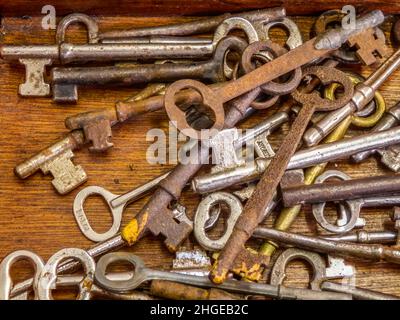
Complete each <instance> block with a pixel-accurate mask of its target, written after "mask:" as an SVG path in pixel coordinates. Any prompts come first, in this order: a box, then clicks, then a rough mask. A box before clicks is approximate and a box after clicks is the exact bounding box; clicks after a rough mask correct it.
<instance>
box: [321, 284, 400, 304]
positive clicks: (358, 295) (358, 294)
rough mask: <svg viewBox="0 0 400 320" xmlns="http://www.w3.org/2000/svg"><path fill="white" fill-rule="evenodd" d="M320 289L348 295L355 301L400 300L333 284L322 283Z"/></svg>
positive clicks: (375, 292)
mask: <svg viewBox="0 0 400 320" xmlns="http://www.w3.org/2000/svg"><path fill="white" fill-rule="evenodd" d="M321 289H323V290H328V291H333V292H341V293H348V294H351V295H352V297H353V298H354V299H356V300H400V297H398V296H395V295H391V294H386V293H382V292H377V291H373V290H369V289H364V288H358V287H353V286H349V285H343V284H338V283H334V282H323V283H322V284H321Z"/></svg>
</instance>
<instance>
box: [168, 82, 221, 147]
mask: <svg viewBox="0 0 400 320" xmlns="http://www.w3.org/2000/svg"><path fill="white" fill-rule="evenodd" d="M183 89H193V90H196V91H198V92H199V94H200V95H201V97H202V102H203V104H205V105H207V106H208V107H209V108H210V109H212V110H213V111H214V114H215V122H214V124H213V126H212V127H211V128H210V129H208V130H207V131H206V132H204V131H203V130H201V131H200V130H196V129H194V128H192V127H191V126H190V125H189V124H188V122H187V121H186V115H185V112H184V111H182V110H181V109H180V108H179V107H178V106H177V105H176V99H175V96H176V93H178V92H179V91H180V90H183ZM164 105H165V111H166V112H167V114H168V117H169V119H170V120H171V121H172V122H173V124H174V125H175V126H176V127H177V128H178V129H179V130H180V131H181V132H182V133H183V134H184V135H186V136H189V137H191V138H194V139H198V140H200V139H210V138H211V137H213V136H214V135H215V134H217V133H218V132H219V131H220V130H222V129H223V127H224V124H225V111H224V107H223V104H222V102H221V100H220V99H219V98H218V97H217V96H216V95H215V93H214V91H213V90H212V89H210V88H209V87H208V86H206V85H205V84H203V83H202V82H200V81H196V80H190V79H186V80H178V81H175V82H174V83H172V84H171V85H170V86H168V88H167V90H166V92H165V96H164Z"/></svg>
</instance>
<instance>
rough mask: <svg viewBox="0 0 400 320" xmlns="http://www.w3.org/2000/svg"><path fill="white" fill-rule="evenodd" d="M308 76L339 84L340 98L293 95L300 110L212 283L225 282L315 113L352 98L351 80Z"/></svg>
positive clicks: (313, 71)
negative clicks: (341, 92) (298, 103)
mask: <svg viewBox="0 0 400 320" xmlns="http://www.w3.org/2000/svg"><path fill="white" fill-rule="evenodd" d="M311 75H314V76H316V77H318V78H319V79H320V81H321V83H322V84H324V85H327V84H330V83H333V82H339V83H340V84H341V85H342V86H343V96H342V97H340V98H339V99H338V100H334V101H329V100H326V99H322V98H321V97H320V96H319V95H318V94H316V93H311V94H310V93H302V94H300V93H299V92H298V91H295V92H294V93H293V94H292V95H293V97H294V98H295V99H296V100H297V101H298V102H300V103H301V104H303V107H302V109H301V111H300V112H299V114H298V116H297V117H296V120H295V121H294V122H293V124H292V126H291V130H290V132H289V133H288V134H287V135H286V137H285V139H284V140H283V142H282V145H281V147H280V148H279V150H278V152H277V153H276V155H275V157H274V158H273V159H272V161H271V163H270V164H269V166H268V168H267V169H266V171H265V172H264V174H263V176H262V177H261V179H260V182H259V183H258V184H257V188H256V190H255V191H254V193H253V195H252V197H251V198H250V199H249V201H248V202H247V203H246V205H245V207H244V210H243V213H242V215H241V216H240V217H239V218H238V220H237V222H236V224H235V227H234V231H233V233H232V235H231V237H230V238H229V241H228V243H227V244H226V246H225V247H224V249H223V250H222V252H221V256H220V257H219V258H218V260H217V261H216V262H215V264H214V266H213V270H212V272H211V273H210V277H211V279H212V281H213V282H215V283H221V282H223V281H224V280H225V278H226V275H227V273H228V271H229V270H230V269H231V267H232V264H233V261H234V260H235V258H236V256H237V254H238V252H239V251H240V249H241V248H242V247H243V246H244V244H245V242H246V241H247V240H248V239H249V237H250V236H251V234H252V231H253V230H254V228H256V227H257V225H258V223H259V222H260V215H261V213H262V212H264V211H265V208H266V207H267V206H268V205H269V204H270V202H271V201H272V198H273V195H274V193H275V190H276V188H277V187H278V185H279V182H280V180H281V178H282V176H283V174H284V172H285V170H286V167H287V164H288V163H289V161H290V158H291V156H292V155H293V153H294V152H295V151H296V148H297V145H298V143H299V142H300V140H301V136H302V134H303V132H304V130H305V129H306V127H307V124H308V122H309V121H310V119H311V117H312V115H313V113H314V111H315V110H321V111H327V110H333V109H337V108H339V107H341V106H343V105H344V104H345V103H346V102H347V101H348V100H349V99H350V98H351V96H352V94H353V86H352V83H351V80H350V79H349V78H348V77H347V76H346V75H345V74H344V73H342V72H340V71H338V70H336V69H334V68H329V67H309V68H306V69H305V70H304V71H303V76H311Z"/></svg>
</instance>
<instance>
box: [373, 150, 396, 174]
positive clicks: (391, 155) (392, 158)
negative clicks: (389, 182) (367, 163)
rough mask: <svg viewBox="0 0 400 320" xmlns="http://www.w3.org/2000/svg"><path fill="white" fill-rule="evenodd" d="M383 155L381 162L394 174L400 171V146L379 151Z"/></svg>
mask: <svg viewBox="0 0 400 320" xmlns="http://www.w3.org/2000/svg"><path fill="white" fill-rule="evenodd" d="M377 151H378V153H379V154H380V155H381V162H382V163H383V164H384V165H385V166H386V167H388V168H389V169H390V170H392V171H394V172H398V171H399V170H400V146H399V145H394V146H390V147H388V148H386V149H383V150H377Z"/></svg>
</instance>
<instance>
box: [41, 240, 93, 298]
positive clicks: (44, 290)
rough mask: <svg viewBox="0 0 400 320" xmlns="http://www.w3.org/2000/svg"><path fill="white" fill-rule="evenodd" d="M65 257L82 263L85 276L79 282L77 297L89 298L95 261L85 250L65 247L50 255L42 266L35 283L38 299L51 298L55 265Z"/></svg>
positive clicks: (55, 273)
mask: <svg viewBox="0 0 400 320" xmlns="http://www.w3.org/2000/svg"><path fill="white" fill-rule="evenodd" d="M66 258H74V259H77V260H79V261H80V262H81V263H82V265H83V269H84V271H85V276H84V278H83V279H82V281H81V282H80V283H79V295H78V299H79V300H89V299H90V291H91V288H92V285H93V280H94V271H95V269H96V263H95V262H94V260H93V258H92V257H91V256H90V255H89V254H88V253H87V252H86V251H85V250H82V249H78V248H65V249H62V250H60V251H58V252H57V253H55V254H54V255H53V256H51V257H50V259H49V260H48V261H47V263H46V264H45V266H44V267H43V270H42V272H41V274H40V276H39V280H38V284H37V287H38V288H37V292H38V296H39V299H40V300H52V299H53V297H52V295H51V290H52V289H55V288H56V283H57V267H58V265H59V263H60V262H61V261H62V260H65V259H66Z"/></svg>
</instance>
